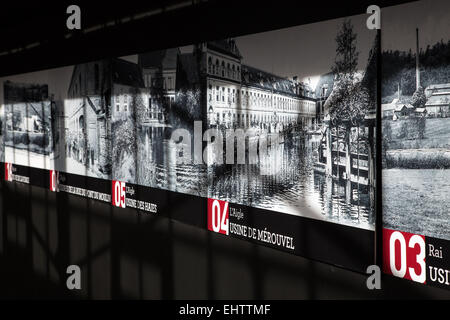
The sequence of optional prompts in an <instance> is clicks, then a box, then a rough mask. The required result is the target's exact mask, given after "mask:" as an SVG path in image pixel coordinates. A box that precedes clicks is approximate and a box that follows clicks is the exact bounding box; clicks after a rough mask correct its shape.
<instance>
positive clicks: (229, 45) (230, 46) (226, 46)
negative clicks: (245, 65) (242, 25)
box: [207, 38, 242, 59]
mask: <svg viewBox="0 0 450 320" xmlns="http://www.w3.org/2000/svg"><path fill="white" fill-rule="evenodd" d="M207 46H208V48H210V49H213V50H216V51H218V52H222V53H225V54H228V55H231V56H233V57H235V58H237V59H241V58H242V55H241V53H240V52H239V49H238V47H237V45H236V42H235V41H234V39H233V38H229V39H222V40H216V41H210V42H208V43H207Z"/></svg>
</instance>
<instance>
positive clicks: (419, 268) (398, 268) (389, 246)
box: [383, 229, 427, 283]
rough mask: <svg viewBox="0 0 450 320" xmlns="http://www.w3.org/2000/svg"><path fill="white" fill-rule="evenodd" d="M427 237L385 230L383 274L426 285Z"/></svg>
mask: <svg viewBox="0 0 450 320" xmlns="http://www.w3.org/2000/svg"><path fill="white" fill-rule="evenodd" d="M426 268H427V267H426V242H425V237H424V236H422V235H418V234H412V233H408V232H400V231H395V230H390V229H383V272H384V273H387V274H392V275H394V276H396V277H400V278H405V279H409V280H413V281H416V282H420V283H426V272H427V271H426Z"/></svg>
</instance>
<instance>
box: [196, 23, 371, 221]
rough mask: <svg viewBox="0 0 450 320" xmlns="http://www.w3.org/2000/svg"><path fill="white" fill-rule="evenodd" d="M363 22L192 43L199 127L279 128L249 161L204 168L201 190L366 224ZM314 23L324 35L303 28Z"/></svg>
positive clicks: (367, 104)
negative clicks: (200, 90) (201, 71)
mask: <svg viewBox="0 0 450 320" xmlns="http://www.w3.org/2000/svg"><path fill="white" fill-rule="evenodd" d="M364 23H365V22H364V20H363V19H362V18H361V17H358V16H356V17H352V18H351V19H349V20H342V19H339V20H331V21H327V22H326V23H323V22H322V23H321V24H320V25H319V24H312V25H307V26H300V27H295V28H288V29H283V30H277V31H271V32H267V33H261V34H256V35H249V36H243V37H239V38H236V39H226V40H222V41H215V42H211V43H207V44H204V45H203V46H202V47H201V50H202V52H203V54H204V55H205V59H204V63H206V85H207V97H206V98H207V104H206V110H207V116H206V117H207V123H208V126H209V127H213V128H218V129H219V130H222V131H223V132H224V133H223V135H224V136H226V133H225V131H226V129H230V128H232V129H240V128H241V129H244V130H246V132H247V133H248V132H251V134H252V135H253V136H257V137H259V138H261V137H270V136H271V135H278V136H279V141H278V142H277V143H276V144H275V145H270V146H269V148H268V150H267V154H263V153H260V154H258V162H257V164H256V165H255V164H237V165H236V164H235V165H219V166H214V165H213V166H211V167H209V170H208V187H209V189H208V197H211V198H216V199H221V200H228V201H230V202H233V203H239V204H243V205H248V206H253V207H258V208H264V209H269V210H273V211H278V212H283V213H287V214H293V215H299V216H304V217H309V218H313V219H320V220H325V221H329V222H334V223H340V224H345V225H352V226H356V227H359V228H365V229H373V223H374V211H373V208H374V203H375V194H374V192H375V181H374V178H375V168H374V156H375V147H374V127H375V106H376V100H375V86H376V45H377V39H376V37H375V33H370V31H369V30H367V29H366V28H365V24H364ZM319 28H320V29H321V34H323V35H324V39H313V38H312V37H310V36H309V34H310V33H314V31H315V30H316V31H317V29H319ZM250 139H251V138H249V142H248V143H249V144H250V143H251V141H250Z"/></svg>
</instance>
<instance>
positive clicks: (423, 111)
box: [414, 108, 427, 113]
mask: <svg viewBox="0 0 450 320" xmlns="http://www.w3.org/2000/svg"><path fill="white" fill-rule="evenodd" d="M414 112H417V113H426V112H427V109H425V108H416V110H414Z"/></svg>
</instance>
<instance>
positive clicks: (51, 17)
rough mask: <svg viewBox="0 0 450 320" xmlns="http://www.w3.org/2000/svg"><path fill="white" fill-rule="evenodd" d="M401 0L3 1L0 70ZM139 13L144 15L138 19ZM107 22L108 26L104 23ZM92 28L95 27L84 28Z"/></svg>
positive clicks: (211, 35)
mask: <svg viewBox="0 0 450 320" xmlns="http://www.w3.org/2000/svg"><path fill="white" fill-rule="evenodd" d="M403 2H408V1H407V0H406V1H405V0H403V1H402V0H390V1H374V0H371V1H366V0H357V1H356V0H355V1H334V2H328V1H308V2H304V1H299V0H297V1H285V0H277V1H270V2H269V1H262V0H260V1H253V0H246V1H243V0H241V1H237V0H227V1H226V0H196V1H192V0H191V1H189V0H151V1H145V0H141V1H136V0H126V1H122V2H120V3H119V2H117V1H93V0H91V1H77V2H68V1H64V0H60V1H52V2H45V1H29V2H28V1H20V2H19V1H17V2H14V1H9V2H8V3H7V4H3V3H2V8H1V10H0V39H1V40H0V74H1V75H6V74H12V73H22V72H26V71H33V70H38V69H45V68H50V67H56V66H61V65H68V64H73V63H79V62H85V61H89V60H93V59H98V58H104V57H109V56H120V55H126V54H130V53H136V52H143V51H148V50H151V49H156V48H163V47H174V46H179V45H184V44H190V43H194V42H196V41H201V40H212V39H219V38H224V37H228V36H236V35H242V34H248V33H255V32H261V31H265V30H270V29H277V28H282V27H288V26H292V25H299V24H304V23H311V22H315V21H320V20H325V19H331V18H337V17H340V16H347V15H353V14H361V13H365V10H366V8H367V6H368V5H370V4H374V3H376V4H378V5H380V6H387V5H394V4H399V3H403ZM70 4H78V5H79V6H80V8H81V23H82V30H81V31H70V30H68V29H67V28H66V19H67V17H68V14H66V8H67V7H68V6H69V5H70ZM142 13H148V15H147V16H145V17H143V18H142V17H140V18H139V16H140V15H141V14H142ZM129 17H131V19H128V18H129ZM124 18H125V19H124ZM110 22H114V25H111V24H109V25H108V26H107V24H108V23H110ZM93 26H97V27H99V28H98V29H96V30H95V31H91V32H87V31H88V30H89V29H90V28H91V27H93ZM68 34H69V35H70V37H68V38H67V37H65V36H67V35H68Z"/></svg>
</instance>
